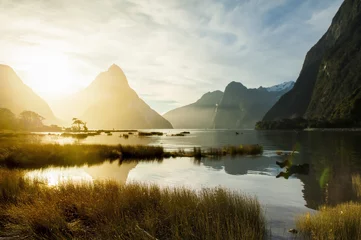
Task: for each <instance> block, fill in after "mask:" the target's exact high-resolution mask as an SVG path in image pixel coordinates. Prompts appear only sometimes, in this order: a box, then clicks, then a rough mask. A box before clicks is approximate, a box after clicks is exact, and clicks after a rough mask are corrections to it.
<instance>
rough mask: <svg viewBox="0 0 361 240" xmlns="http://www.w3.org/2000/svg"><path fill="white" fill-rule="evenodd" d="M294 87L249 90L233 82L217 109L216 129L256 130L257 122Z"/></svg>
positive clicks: (281, 86)
mask: <svg viewBox="0 0 361 240" xmlns="http://www.w3.org/2000/svg"><path fill="white" fill-rule="evenodd" d="M292 87H293V82H287V83H283V84H280V85H276V86H273V87H269V88H263V87H260V88H257V89H256V88H251V89H249V88H247V87H245V86H244V85H243V84H242V83H239V82H231V83H230V84H228V86H227V87H226V89H225V91H224V94H223V97H222V100H221V102H220V104H219V106H218V108H217V113H216V116H215V119H214V122H213V126H214V128H254V126H255V124H256V122H257V121H259V120H260V119H262V117H263V116H264V114H265V113H266V112H267V111H268V110H269V109H270V108H271V107H272V106H273V105H274V104H275V103H276V102H277V100H278V99H279V98H280V97H281V96H282V95H283V94H285V93H287V92H288V91H289V90H290V89H292Z"/></svg>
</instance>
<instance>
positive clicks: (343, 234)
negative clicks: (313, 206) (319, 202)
mask: <svg viewBox="0 0 361 240" xmlns="http://www.w3.org/2000/svg"><path fill="white" fill-rule="evenodd" d="M352 187H353V191H354V193H355V195H356V196H357V197H358V198H359V200H361V177H360V175H358V174H357V175H353V176H352ZM297 227H298V228H299V230H300V231H301V232H302V234H303V235H304V236H306V237H307V238H312V239H345V240H346V239H361V203H360V202H348V203H343V204H339V205H337V206H334V207H332V206H323V207H321V208H320V210H319V212H317V213H316V214H314V215H310V214H305V215H303V216H301V217H299V218H298V219H297Z"/></svg>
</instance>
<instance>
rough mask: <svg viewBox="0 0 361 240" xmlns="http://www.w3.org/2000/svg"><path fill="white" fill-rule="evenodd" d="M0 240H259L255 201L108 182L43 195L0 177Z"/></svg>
mask: <svg viewBox="0 0 361 240" xmlns="http://www.w3.org/2000/svg"><path fill="white" fill-rule="evenodd" d="M0 188H1V189H2V191H0V230H1V229H2V230H1V231H0V238H1V237H13V236H16V237H20V238H24V237H26V238H29V239H197V240H198V239H264V237H265V235H266V231H265V219H264V216H263V211H262V209H261V207H260V204H259V203H258V201H257V199H255V198H253V197H248V196H245V195H242V194H239V193H236V192H230V191H228V190H225V189H221V188H215V189H204V190H201V191H200V192H195V191H191V190H188V189H185V188H174V189H170V188H165V189H160V188H159V187H157V186H155V185H150V186H147V185H141V184H135V183H134V184H129V185H120V184H117V183H115V182H112V181H105V182H94V183H92V184H90V183H88V184H86V183H81V184H76V185H74V184H69V183H68V184H63V185H59V186H58V187H52V188H50V187H46V186H44V185H42V184H39V183H38V182H36V181H33V182H31V181H29V180H28V179H24V177H23V176H22V174H21V172H20V171H15V170H6V169H0Z"/></svg>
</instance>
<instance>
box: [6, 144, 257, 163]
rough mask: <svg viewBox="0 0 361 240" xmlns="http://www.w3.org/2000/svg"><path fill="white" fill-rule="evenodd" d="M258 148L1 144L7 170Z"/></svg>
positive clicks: (254, 147) (251, 151) (213, 154)
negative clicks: (176, 149) (177, 149)
mask: <svg viewBox="0 0 361 240" xmlns="http://www.w3.org/2000/svg"><path fill="white" fill-rule="evenodd" d="M261 153H262V147H261V146H259V145H249V146H238V147H226V148H220V149H209V150H201V149H200V148H194V150H193V151H189V152H185V151H183V150H180V151H175V152H166V151H165V150H164V148H163V147H161V146H142V145H138V146H125V145H85V144H84V145H80V144H67V145H59V144H39V143H22V144H16V143H11V144H6V143H4V144H2V145H1V147H0V166H3V167H7V168H42V167H47V166H80V165H84V164H88V165H92V164H98V163H101V162H103V161H105V160H116V159H120V160H122V161H127V160H131V161H148V160H162V159H164V158H170V157H195V158H202V157H221V156H224V155H227V154H231V155H258V154H261Z"/></svg>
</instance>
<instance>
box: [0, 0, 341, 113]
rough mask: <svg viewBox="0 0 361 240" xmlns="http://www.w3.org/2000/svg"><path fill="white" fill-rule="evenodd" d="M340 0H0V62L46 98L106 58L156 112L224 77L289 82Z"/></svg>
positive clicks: (73, 85)
mask: <svg viewBox="0 0 361 240" xmlns="http://www.w3.org/2000/svg"><path fill="white" fill-rule="evenodd" d="M341 3H342V0H206V1H200V0H153V1H150V0H92V1H89V0H60V1H59V0H0V9H2V13H1V15H0V22H1V23H2V24H1V25H0V35H1V38H0V64H7V65H9V66H11V67H12V68H13V69H14V70H15V71H16V72H17V73H18V75H19V76H20V78H21V79H22V80H23V81H24V83H25V84H27V85H28V86H30V87H31V88H32V89H33V90H34V91H35V92H36V93H38V94H39V95H40V96H41V97H43V98H44V99H45V100H47V101H48V102H49V103H51V102H52V101H54V100H56V99H59V98H62V97H64V96H66V95H70V94H73V93H75V92H77V91H79V90H81V89H83V88H85V87H86V86H88V85H89V84H90V83H91V82H92V81H93V80H94V79H95V77H96V76H97V75H98V74H99V73H100V72H102V71H106V70H107V69H108V68H109V67H110V66H111V65H112V64H113V63H114V64H117V65H118V66H120V67H121V68H122V69H123V71H124V72H125V74H126V76H127V78H128V81H129V84H130V86H131V87H132V88H133V89H134V90H135V91H136V92H137V93H138V94H139V96H140V97H141V98H143V99H144V100H145V101H146V102H147V103H148V104H149V105H150V106H151V107H152V108H153V109H155V110H156V111H158V112H159V113H164V112H166V111H168V110H170V109H173V108H175V107H178V106H182V105H185V104H189V103H192V102H194V101H196V100H197V99H199V98H200V97H201V96H202V95H203V94H204V93H206V92H209V91H215V90H222V91H223V90H224V88H225V87H226V86H227V84H228V83H230V82H231V81H237V82H241V83H243V84H244V85H245V86H247V87H250V88H255V87H259V86H264V87H267V86H272V85H275V84H279V83H282V82H285V81H291V80H296V79H297V76H298V74H299V72H300V70H301V67H302V63H303V60H304V57H305V55H306V53H307V51H308V50H309V49H310V48H311V47H312V46H313V45H314V44H315V43H316V42H317V41H318V39H319V38H320V37H321V36H322V35H323V34H324V33H325V31H326V30H327V28H328V27H329V25H330V23H331V21H332V18H333V16H334V15H335V13H336V11H337V10H338V8H339V7H340V5H341ZM4 23H5V24H4ZM50 105H51V104H50Z"/></svg>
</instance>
